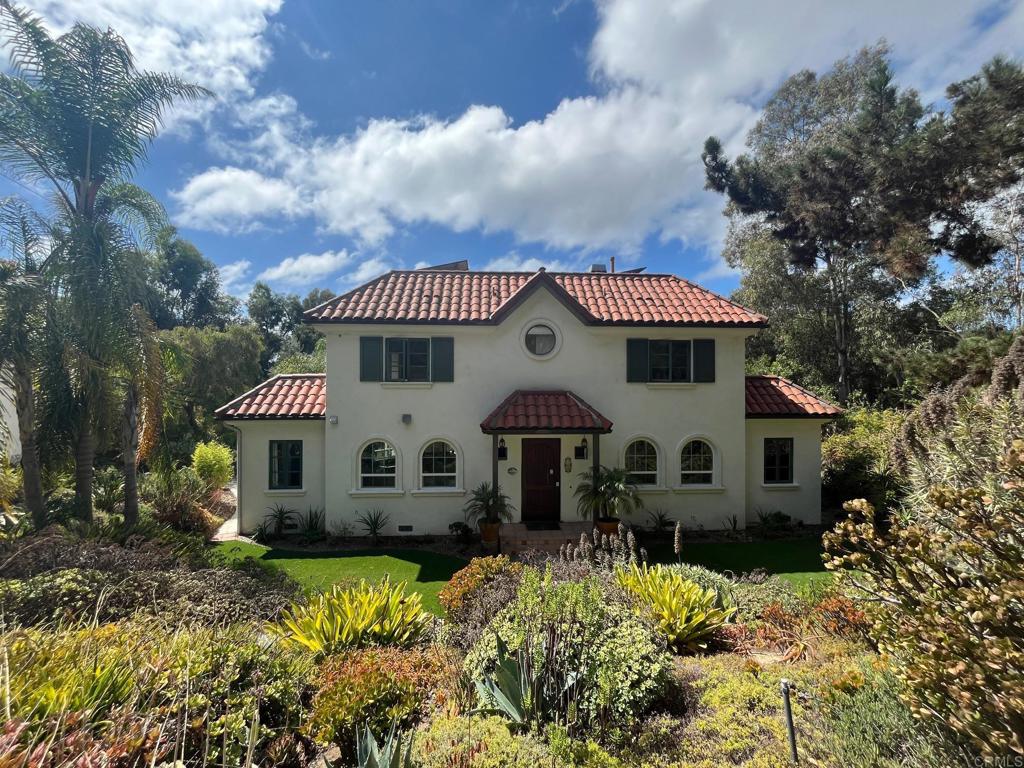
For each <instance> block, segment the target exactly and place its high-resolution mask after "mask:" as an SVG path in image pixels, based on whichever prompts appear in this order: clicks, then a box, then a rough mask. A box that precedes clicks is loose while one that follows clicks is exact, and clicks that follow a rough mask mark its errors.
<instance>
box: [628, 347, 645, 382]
mask: <svg viewBox="0 0 1024 768" xmlns="http://www.w3.org/2000/svg"><path fill="white" fill-rule="evenodd" d="M647 346H648V345H647V339H626V381H647V380H648V377H649V376H650V368H649V366H648V364H647V354H648V350H647Z"/></svg>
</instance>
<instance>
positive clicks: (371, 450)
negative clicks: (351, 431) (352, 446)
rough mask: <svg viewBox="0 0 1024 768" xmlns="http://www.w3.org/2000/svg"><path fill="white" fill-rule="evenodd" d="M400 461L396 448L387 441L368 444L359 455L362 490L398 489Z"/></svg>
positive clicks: (360, 485) (375, 441)
mask: <svg viewBox="0 0 1024 768" xmlns="http://www.w3.org/2000/svg"><path fill="white" fill-rule="evenodd" d="M397 481H398V459H397V456H396V455H395V448H394V446H393V445H391V443H388V442H387V441H385V440H374V441H372V442H370V443H367V444H366V446H365V447H364V448H363V451H362V453H361V454H360V455H359V487H360V488H396V487H397Z"/></svg>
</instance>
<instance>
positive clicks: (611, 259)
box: [608, 256, 615, 272]
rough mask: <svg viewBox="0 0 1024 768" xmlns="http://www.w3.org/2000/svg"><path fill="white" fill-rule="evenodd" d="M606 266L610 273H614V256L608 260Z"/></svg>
mask: <svg viewBox="0 0 1024 768" xmlns="http://www.w3.org/2000/svg"><path fill="white" fill-rule="evenodd" d="M608 265H609V267H610V269H609V271H610V272H615V257H614V256H612V257H611V258H610V259H608Z"/></svg>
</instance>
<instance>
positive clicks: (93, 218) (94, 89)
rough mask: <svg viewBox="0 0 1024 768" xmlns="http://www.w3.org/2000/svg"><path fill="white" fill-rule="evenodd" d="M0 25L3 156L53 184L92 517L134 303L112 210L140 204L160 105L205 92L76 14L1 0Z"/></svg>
mask: <svg viewBox="0 0 1024 768" xmlns="http://www.w3.org/2000/svg"><path fill="white" fill-rule="evenodd" d="M0 35H2V36H3V38H4V39H5V42H6V45H7V48H8V49H9V51H10V69H9V72H7V73H0V165H2V166H3V167H4V169H5V170H6V171H7V173H9V174H11V175H13V176H14V177H16V178H18V179H19V180H21V181H23V182H25V183H27V184H32V185H37V186H42V187H48V188H49V191H50V192H51V194H52V197H53V200H54V205H55V208H56V210H55V215H54V216H53V218H54V219H56V220H58V221H59V222H60V225H59V231H60V236H61V240H60V242H59V243H55V249H54V250H55V258H54V264H53V266H54V268H55V274H56V275H57V279H56V281H55V282H54V290H55V291H56V298H57V300H58V301H59V302H62V303H63V304H64V305H65V309H66V312H65V313H64V314H63V317H64V318H65V319H66V321H67V323H68V326H69V327H68V332H67V338H68V339H69V340H70V341H71V342H72V343H73V344H74V347H75V349H74V351H73V353H71V354H69V355H68V356H67V358H68V360H70V366H69V368H70V369H69V371H68V379H69V382H70V385H71V386H70V390H69V391H70V392H71V393H73V397H74V403H73V406H74V407H73V408H71V409H70V410H69V412H70V413H73V415H74V422H73V424H72V425H71V432H72V435H71V436H72V442H73V448H74V458H75V496H76V505H77V507H78V511H79V513H80V515H81V516H82V517H84V518H86V519H91V516H92V473H93V461H94V459H95V455H96V446H97V431H98V429H99V427H100V419H101V416H102V406H103V402H104V398H105V397H107V396H108V395H109V389H110V388H109V382H108V380H107V374H108V372H109V371H110V370H111V369H112V367H114V366H115V365H116V362H117V361H116V360H115V354H116V352H117V349H118V345H117V344H116V342H115V341H113V340H112V339H113V338H116V337H117V334H116V333H114V335H113V337H112V335H111V333H112V332H113V331H117V330H119V329H120V328H119V326H118V323H122V322H123V321H124V318H125V316H126V310H127V309H128V308H129V307H130V306H131V305H132V303H133V302H132V301H131V299H132V295H131V293H130V291H129V290H128V289H129V288H130V286H129V285H128V281H126V280H125V275H124V274H123V268H124V263H125V256H126V255H127V254H129V253H131V252H132V248H131V243H130V238H129V237H128V235H127V234H126V228H125V226H124V223H123V221H121V220H119V218H118V217H119V215H120V214H121V213H123V212H124V211H125V210H127V211H130V212H137V211H135V210H134V208H135V207H137V206H136V204H137V203H138V202H139V201H138V199H135V200H133V199H132V193H131V192H129V191H128V189H127V187H125V186H124V184H125V182H127V180H128V179H130V178H131V176H132V174H133V173H134V172H135V170H136V169H137V168H138V166H139V164H140V163H142V162H143V161H144V160H145V158H146V152H147V149H148V146H149V144H150V143H151V142H152V140H153V139H154V138H155V136H156V134H157V131H158V129H159V127H160V124H161V120H162V117H163V115H164V113H165V111H166V110H167V108H168V107H170V106H171V105H172V104H174V103H175V102H178V101H190V100H195V99H199V98H201V97H203V96H205V95H207V94H208V92H207V91H206V90H205V89H203V88H201V87H199V86H197V85H193V84H190V83H186V82H183V81H182V80H180V79H178V78H177V77H174V76H172V75H168V74H161V73H150V72H144V71H140V70H138V69H137V68H136V66H135V62H134V59H133V57H132V53H131V51H130V49H129V48H128V45H127V44H126V43H125V41H124V40H123V39H122V38H121V37H119V36H118V35H117V34H116V33H115V32H113V31H112V30H109V29H108V30H106V31H101V30H99V29H96V28H95V27H91V26H88V25H85V24H76V25H75V26H74V27H72V28H71V30H70V31H68V32H66V33H65V34H62V35H60V36H57V37H51V36H50V34H49V33H48V32H47V31H46V29H45V28H44V26H43V24H42V22H41V21H40V20H39V19H38V18H37V17H35V16H33V15H32V14H30V13H29V12H27V11H25V10H24V9H22V8H20V7H18V6H15V5H13V4H11V3H10V2H9V0H0ZM125 301H127V302H128V303H127V304H125V303H123V302H125ZM112 302H117V303H121V304H120V306H116V307H115V306H112V305H111V303H112Z"/></svg>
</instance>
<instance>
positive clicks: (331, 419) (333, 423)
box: [327, 413, 338, 427]
mask: <svg viewBox="0 0 1024 768" xmlns="http://www.w3.org/2000/svg"><path fill="white" fill-rule="evenodd" d="M327 420H328V421H329V422H331V426H332V427H336V426H338V417H337V416H336V415H334V414H333V413H332V414H331V415H330V416H329V417H328V419H327Z"/></svg>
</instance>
